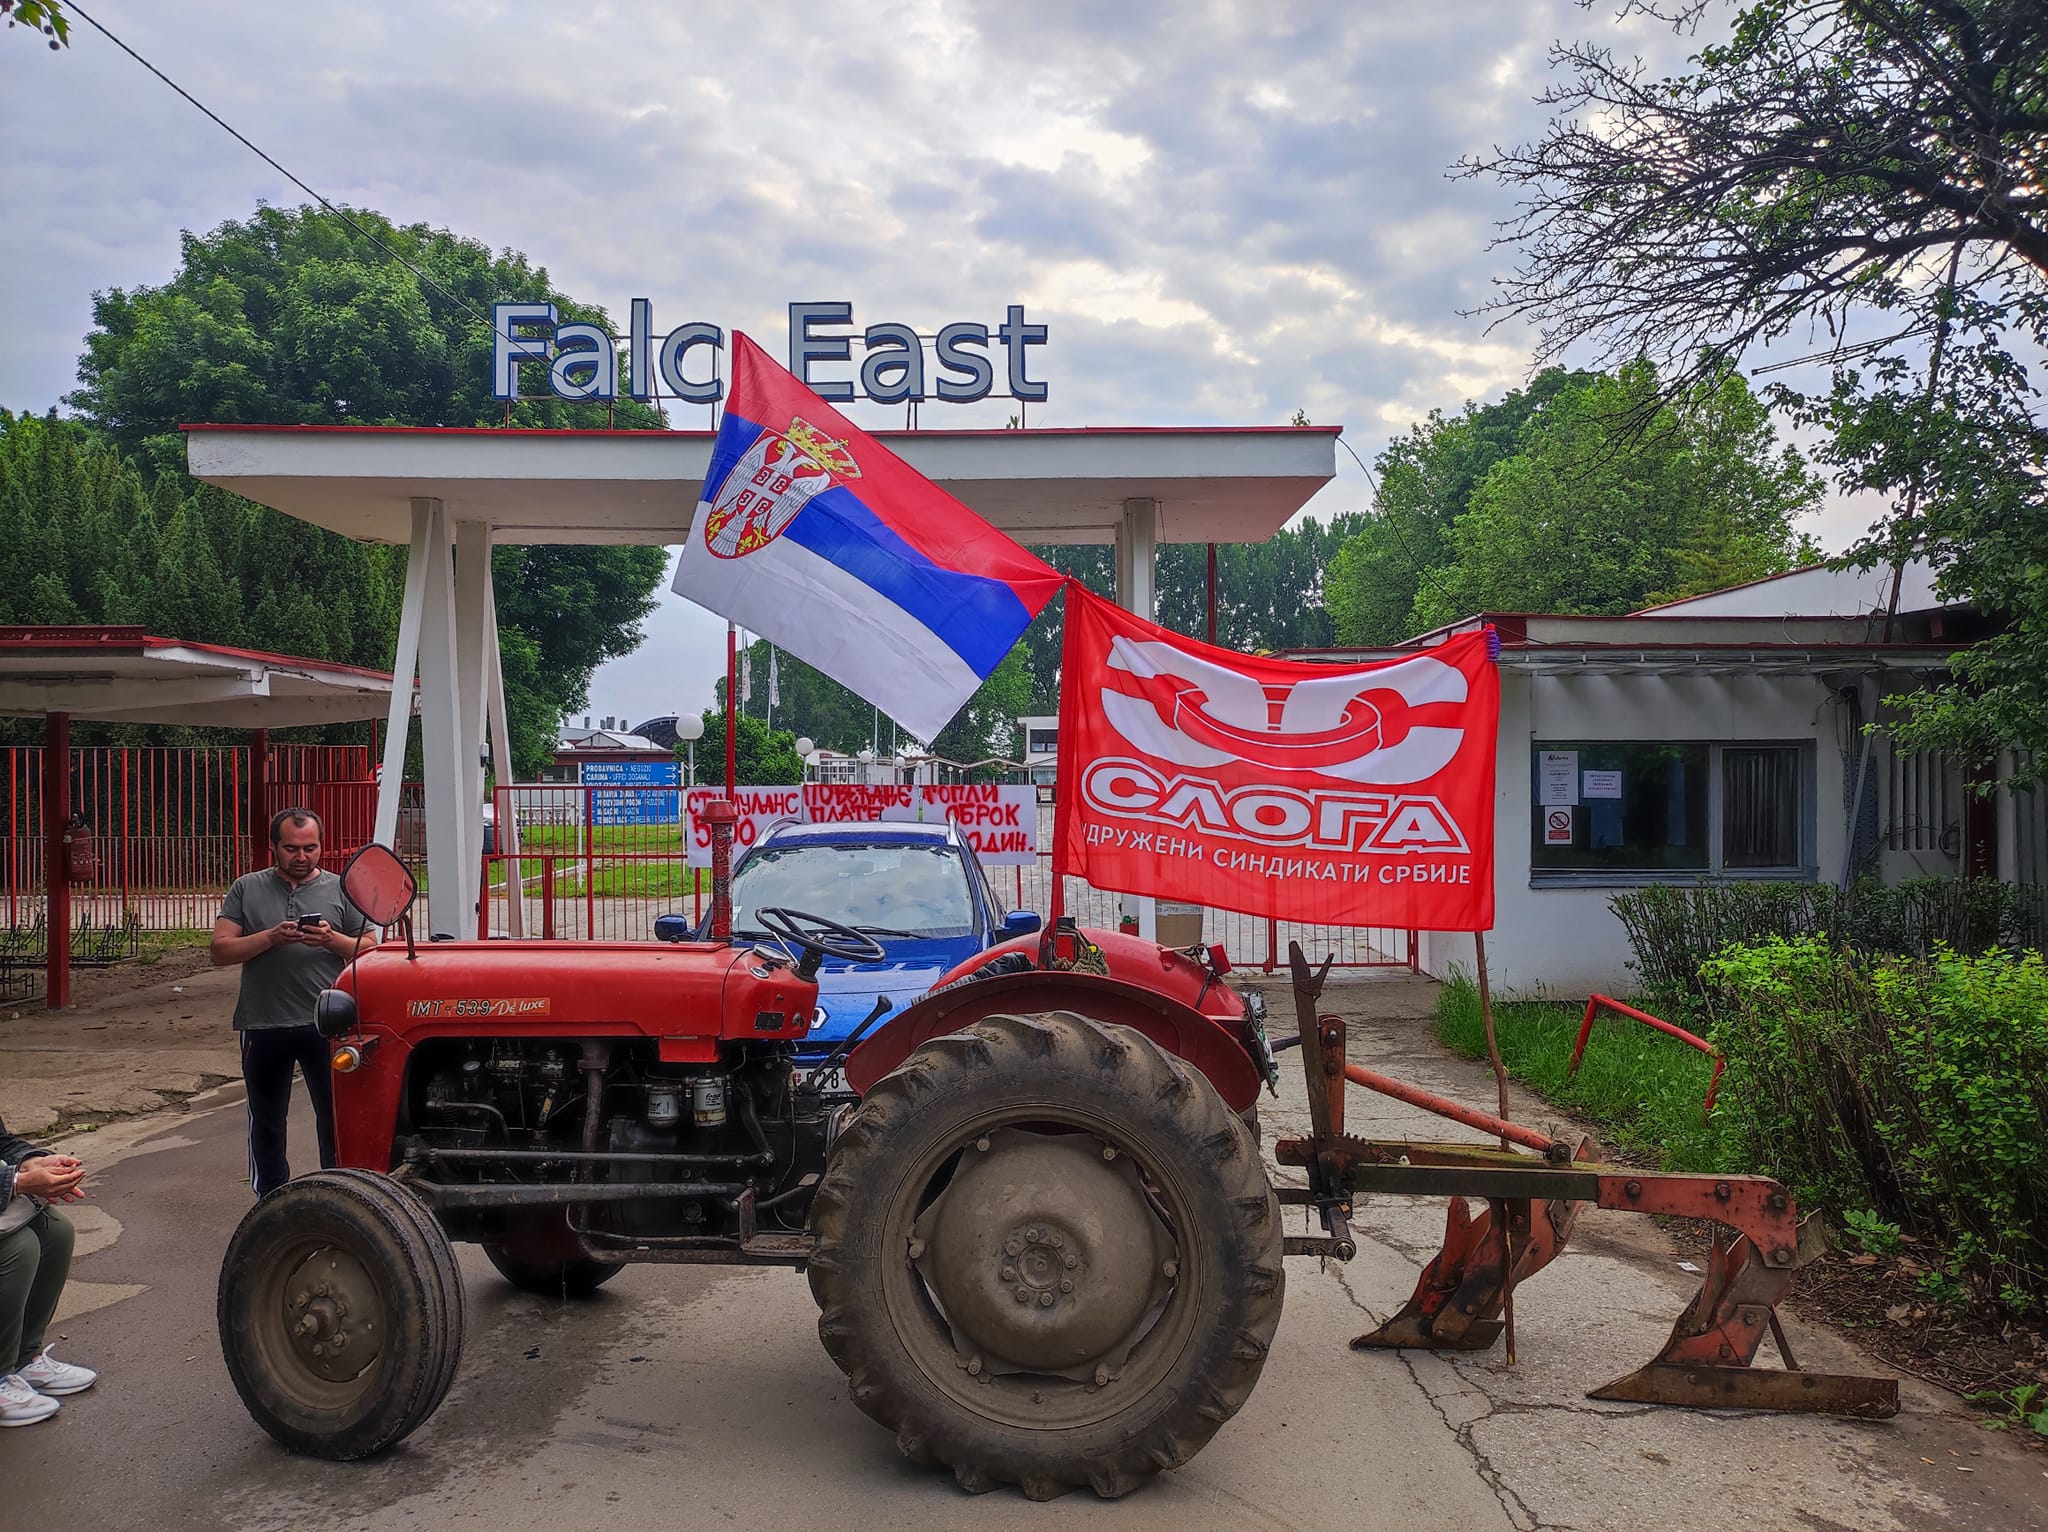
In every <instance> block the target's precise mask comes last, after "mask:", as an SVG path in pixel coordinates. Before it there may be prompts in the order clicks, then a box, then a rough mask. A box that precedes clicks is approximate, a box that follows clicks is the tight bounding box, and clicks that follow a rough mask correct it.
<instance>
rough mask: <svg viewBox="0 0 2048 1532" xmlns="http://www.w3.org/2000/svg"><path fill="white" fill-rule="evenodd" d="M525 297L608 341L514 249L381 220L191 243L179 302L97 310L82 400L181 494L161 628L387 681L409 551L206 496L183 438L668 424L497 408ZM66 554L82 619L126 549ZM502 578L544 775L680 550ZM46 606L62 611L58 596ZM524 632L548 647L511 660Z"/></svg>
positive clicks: (356, 219) (523, 736)
mask: <svg viewBox="0 0 2048 1532" xmlns="http://www.w3.org/2000/svg"><path fill="white" fill-rule="evenodd" d="M389 252H396V255H397V256H402V257H403V260H402V261H401V260H400V259H397V258H395V257H394V256H393V255H392V254H391V253H389ZM510 298H522V299H548V300H552V301H553V302H554V303H555V304H556V305H557V308H558V309H559V311H560V312H561V314H562V317H563V318H565V319H580V320H588V321H592V322H595V323H599V324H605V325H609V320H608V318H607V316H606V315H605V314H604V312H603V310H601V309H597V308H593V307H590V306H588V305H585V304H579V303H576V302H575V301H573V300H572V299H570V298H569V297H568V296H567V295H566V294H563V293H561V292H559V291H557V290H556V289H555V288H554V286H553V284H552V282H551V281H550V280H549V278H548V274H547V270H546V268H544V267H536V266H533V265H531V264H530V263H529V262H528V261H527V259H526V257H525V256H523V255H521V254H519V253H518V252H516V251H509V250H508V251H503V252H498V253H493V252H492V251H491V250H490V249H488V248H487V247H486V246H484V245H483V244H481V243H479V242H478V241H475V240H471V239H464V238H461V237H459V236H457V235H455V234H451V233H449V232H448V231H447V230H445V229H433V228H429V227H428V226H426V225H424V224H413V225H409V226H405V227H399V226H397V225H394V224H392V223H391V222H390V221H389V220H387V219H385V218H383V217H381V216H380V215H378V214H376V213H373V212H369V211H364V210H353V211H351V210H344V211H343V212H340V213H330V212H328V211H326V210H324V209H317V208H312V207H300V208H294V209H281V208H270V207H265V208H259V209H258V210H257V211H256V213H255V214H254V216H252V217H251V218H249V219H248V220H247V221H245V222H228V223H224V224H222V225H221V226H220V227H219V228H217V229H215V230H214V231H213V232H212V233H210V234H208V235H205V236H204V237H201V236H197V235H193V234H189V233H188V234H186V235H185V236H184V237H183V240H182V251H181V259H180V263H179V268H178V270H177V272H176V273H175V274H174V275H173V276H172V277H171V279H170V280H169V281H167V282H166V283H164V284H163V285H162V286H160V287H139V288H135V289H132V290H124V289H119V288H116V289H114V290H112V291H109V292H104V293H100V294H98V295H96V296H95V299H94V303H93V318H94V328H93V331H92V333H91V334H90V335H88V336H87V338H86V345H85V354H84V356H83V357H82V358H81V360H80V362H79V387H78V389H77V391H76V392H74V393H73V394H71V395H70V396H69V399H68V402H69V403H70V404H71V405H72V407H73V408H74V409H76V410H77V411H78V412H79V416H80V418H81V419H82V420H83V421H84V422H85V423H86V424H87V425H89V426H90V427H91V429H92V430H93V431H94V432H95V433H97V434H98V435H99V436H100V437H102V438H103V439H104V440H105V441H106V442H108V443H109V444H111V445H112V446H114V447H115V448H117V449H119V450H120V451H122V452H126V453H129V454H133V455H134V457H135V458H136V459H137V460H138V461H139V462H141V463H143V464H145V465H146V467H147V468H148V469H149V470H150V471H151V472H152V473H154V474H160V475H168V476H170V477H172V478H173V479H174V480H176V481H177V482H178V483H179V484H180V486H181V487H182V488H181V494H182V499H183V502H184V503H183V506H182V508H181V513H182V521H180V519H179V517H177V516H174V515H171V514H168V511H169V508H168V507H165V506H159V507H158V508H157V526H158V528H159V532H160V537H161V540H162V545H163V555H162V557H163V559H164V560H165V562H166V564H167V565H170V566H172V567H176V568H179V569H180V570H182V571H183V572H184V574H185V576H186V577H187V578H188V579H189V581H190V582H192V583H190V584H189V585H188V586H186V587H185V588H184V589H183V590H171V589H169V587H170V585H171V584H172V583H173V582H170V581H162V582H160V583H161V584H162V585H164V586H165V587H166V590H165V600H166V605H165V607H164V609H163V610H165V612H166V613H167V614H168V615H169V616H170V617H173V618H175V620H174V621H165V622H164V624H163V626H164V627H165V628H166V629H168V630H169V631H171V632H174V633H176V634H178V635H179V636H182V637H188V638H206V639H215V640H222V641H229V642H238V641H239V642H248V643H251V644H255V645H258V646H259V647H276V648H279V649H282V650H284V651H286V652H288V653H297V654H305V655H308V656H310V657H312V658H316V659H334V660H347V661H350V662H353V663H357V664H368V665H374V666H378V667H382V666H385V665H388V664H389V663H390V654H391V644H392V638H393V635H394V633H395V631H396V623H397V617H398V604H399V591H400V589H401V587H402V579H403V560H402V556H399V557H397V558H392V557H388V556H385V555H384V554H382V553H381V552H380V551H379V550H374V549H366V548H363V547H360V546H358V545H355V544H353V543H351V542H349V541H348V540H347V539H344V538H341V537H339V536H336V535H335V534H332V533H328V532H324V531H321V530H319V529H317V528H313V527H310V526H307V525H305V524H303V523H300V522H297V521H295V520H292V519H290V518H287V517H283V516H280V515H278V514H277V513H275V512H272V511H269V510H266V509H263V508H262V507H259V506H255V505H253V504H251V503H249V502H247V501H243V500H240V499H237V498H235V497H233V496H228V495H225V494H223V493H222V492H220V491H218V490H212V489H208V488H204V487H200V486H196V485H193V484H192V483H191V481H190V480H188V479H185V478H184V440H183V437H182V434H181V433H180V432H179V431H178V429H177V428H178V426H179V425H180V424H182V423H185V422H189V421H217V422H232V423H244V422H246V423H259V422H260V423H288V424H370V425H415V426H420V425H463V426H473V425H498V424H511V425H515V426H584V427H596V426H606V425H615V426H618V427H621V428H634V429H652V428H656V427H659V426H660V425H661V423H662V421H661V416H660V414H659V412H658V411H656V410H654V409H652V408H651V407H649V406H647V405H644V404H638V403H635V402H633V401H632V400H630V399H621V400H620V401H618V403H617V404H616V405H615V406H612V407H607V406H605V405H601V404H591V403H583V404H577V403H570V402H568V401H564V400H561V399H557V398H555V397H553V396H552V395H548V396H546V397H543V398H537V399H522V400H519V401H518V402H517V403H516V404H514V405H513V406H512V407H511V409H510V410H509V411H508V410H507V409H506V407H505V406H504V404H502V403H501V402H500V401H497V400H494V399H493V398H492V397H491V395H490V387H491V382H490V375H491V365H490V364H491V348H492V344H491V343H492V332H491V327H490V322H489V318H488V316H489V314H490V311H491V305H492V304H493V303H494V302H497V301H499V300H501V299H510ZM45 476H47V475H45ZM56 498H57V500H58V501H59V502H61V501H63V500H64V496H63V495H61V494H60V495H58V496H57V497H56ZM67 514H68V513H67ZM53 524H54V523H53ZM209 543H210V547H211V554H210V557H209V553H208V550H207V547H206V546H203V545H205V544H209ZM61 546H62V547H63V548H65V549H68V550H69V552H70V556H69V558H68V560H66V561H65V562H64V563H63V564H62V565H61V566H59V565H52V564H49V563H42V564H39V565H38V568H39V569H40V570H47V571H51V572H52V573H54V571H55V569H56V568H58V567H63V568H64V569H65V588H66V590H67V592H68V594H69V596H70V600H71V604H72V606H73V607H82V606H83V605H84V598H83V596H82V594H81V590H80V587H81V584H84V585H91V586H95V587H96V586H98V585H99V584H100V583H101V581H102V578H103V571H104V570H106V569H107V568H108V567H110V566H111V565H112V564H113V563H115V562H116V561H118V559H119V557H120V554H119V552H118V550H117V548H116V547H115V545H114V544H113V542H111V541H109V540H108V539H106V538H105V537H104V536H102V535H101V534H100V532H99V531H98V530H97V529H96V528H88V529H87V531H86V534H85V535H83V536H81V537H77V538H71V539H69V540H68V541H64V542H62V544H61ZM492 568H493V574H494V577H495V579H496V583H497V589H498V615H499V627H500V647H501V648H502V649H504V650H505V651H506V653H507V655H508V663H507V666H506V693H507V705H508V711H509V713H510V715H511V720H512V734H513V739H512V745H513V754H514V757H515V759H516V760H517V761H518V763H519V765H520V768H521V770H522V771H531V770H533V769H535V768H536V767H537V766H538V765H540V764H542V763H544V762H545V761H546V760H547V759H548V758H549V756H550V754H551V752H552V747H553V743H554V730H555V726H556V723H557V722H558V720H559V718H560V717H561V715H563V714H564V713H567V712H570V711H572V710H574V709H576V708H578V707H580V706H582V705H583V703H584V701H585V700H586V693H587V689H588V685H589V680H590V675H591V672H592V671H593V670H594V669H595V668H596V667H597V666H598V665H600V664H602V663H603V662H604V661H605V660H607V659H610V658H613V657H615V656H618V655H621V654H625V653H628V652H630V651H631V650H632V649H633V648H634V647H635V646H636V645H637V644H638V642H639V638H640V631H639V625H640V622H641V620H642V619H643V618H644V617H645V616H646V615H647V614H648V613H649V612H650V611H652V610H653V606H654V599H653V596H654V591H655V589H656V587H657V586H658V585H659V584H660V580H661V574H662V569H663V555H662V553H661V550H659V549H657V548H637V547H628V548H615V547H587V546H548V547H526V548H521V547H505V548H500V549H498V550H496V551H495V553H494V554H493V565H492ZM46 594H47V595H48V596H49V598H50V600H51V601H52V602H54V600H55V595H56V591H55V587H54V585H53V586H52V587H51V588H50V589H49V590H48V591H47V592H46ZM53 610H54V607H53ZM230 630H232V636H231V634H230ZM513 635H523V636H524V637H525V638H526V639H528V640H530V641H531V642H530V646H527V647H524V648H522V649H521V650H520V652H519V655H518V660H517V663H516V664H514V663H511V662H510V659H509V656H510V655H511V653H512V651H513V648H514V643H513Z"/></svg>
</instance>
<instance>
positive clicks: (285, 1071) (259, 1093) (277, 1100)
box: [242, 1027, 292, 1197]
mask: <svg viewBox="0 0 2048 1532" xmlns="http://www.w3.org/2000/svg"><path fill="white" fill-rule="evenodd" d="M285 1030H286V1029H285V1028H282V1027H253V1028H251V1029H250V1030H248V1031H246V1032H244V1033H243V1034H242V1082H243V1084H245V1085H246V1086H247V1087H248V1091H249V1097H248V1111H249V1185H250V1186H251V1188H253V1189H254V1191H255V1193H256V1195H257V1196H259V1197H261V1196H262V1195H263V1194H264V1193H265V1192H268V1191H270V1190H272V1189H273V1188H275V1187H279V1186H282V1185H284V1183H285V1182H286V1181H287V1180H289V1179H290V1177H291V1173H292V1167H291V1164H290V1162H289V1161H288V1160H287V1159H286V1158H285V1140H284V1130H285V1114H286V1113H287V1112H288V1111H289V1110H290V1109H291V1100H292V1051H291V1043H290V1039H289V1038H286V1039H284V1045H283V1046H279V1034H280V1033H281V1032H283V1031H285Z"/></svg>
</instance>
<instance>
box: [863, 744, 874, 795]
mask: <svg viewBox="0 0 2048 1532" xmlns="http://www.w3.org/2000/svg"><path fill="white" fill-rule="evenodd" d="M860 779H861V781H862V783H864V784H866V785H868V786H872V785H873V784H874V780H875V752H874V751H872V750H866V749H863V750H862V751H861V753H860Z"/></svg>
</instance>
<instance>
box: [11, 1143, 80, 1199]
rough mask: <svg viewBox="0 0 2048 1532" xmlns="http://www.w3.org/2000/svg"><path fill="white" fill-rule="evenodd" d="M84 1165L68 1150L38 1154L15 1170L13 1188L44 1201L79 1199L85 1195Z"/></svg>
mask: <svg viewBox="0 0 2048 1532" xmlns="http://www.w3.org/2000/svg"><path fill="white" fill-rule="evenodd" d="M84 1183H85V1166H84V1164H83V1163H82V1162H81V1161H79V1160H76V1159H73V1158H72V1157H71V1156H70V1155H68V1154H39V1155H37V1156H36V1157H35V1158H34V1159H32V1160H29V1161H26V1162H25V1163H24V1164H23V1165H22V1166H21V1168H20V1169H18V1170H17V1171H15V1173H14V1189H15V1190H16V1191H17V1192H26V1193H27V1194H28V1195H29V1196H31V1197H40V1198H42V1199H43V1200H44V1201H45V1202H78V1201H82V1200H83V1199H84V1197H85V1185H84Z"/></svg>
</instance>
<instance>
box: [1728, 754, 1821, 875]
mask: <svg viewBox="0 0 2048 1532" xmlns="http://www.w3.org/2000/svg"><path fill="white" fill-rule="evenodd" d="M1799 754H1800V752H1799V748H1798V747H1797V746H1796V745H1739V746H1738V745H1724V746H1723V747H1722V749H1721V862H1722V865H1723V866H1725V867H1729V868H1738V867H1739V868H1745V869H1746V868H1752V867H1770V868H1775V869H1778V870H1780V871H1782V870H1784V869H1786V868H1791V867H1797V866H1798V865H1799V863H1800V861H1801V857H1800V854H1799V852H1800V847H1799V805H1800V801H1801V799H1802V798H1803V797H1804V796H1805V794H1804V792H1803V791H1802V788H1801V785H1800V782H1799Z"/></svg>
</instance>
